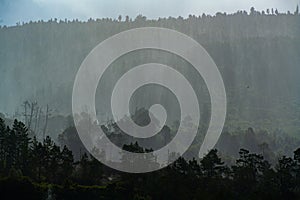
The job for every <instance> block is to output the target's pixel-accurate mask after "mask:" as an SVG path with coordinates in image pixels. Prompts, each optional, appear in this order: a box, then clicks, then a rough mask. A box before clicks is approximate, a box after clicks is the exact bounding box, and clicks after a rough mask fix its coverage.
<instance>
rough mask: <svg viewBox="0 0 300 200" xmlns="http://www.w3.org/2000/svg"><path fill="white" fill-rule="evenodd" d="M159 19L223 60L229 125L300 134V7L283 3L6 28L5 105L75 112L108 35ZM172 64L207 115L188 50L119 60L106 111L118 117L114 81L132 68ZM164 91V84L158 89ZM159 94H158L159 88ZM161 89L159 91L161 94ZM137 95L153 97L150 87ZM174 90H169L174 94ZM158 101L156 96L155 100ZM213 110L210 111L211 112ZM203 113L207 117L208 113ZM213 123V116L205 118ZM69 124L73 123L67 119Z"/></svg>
mask: <svg viewBox="0 0 300 200" xmlns="http://www.w3.org/2000/svg"><path fill="white" fill-rule="evenodd" d="M144 26H154V27H165V28H170V29H174V30H177V31H180V32H182V33H185V34H187V35H189V36H191V37H192V38H194V39H195V40H197V41H198V42H199V43H200V44H202V45H203V46H204V47H205V48H206V50H207V51H208V53H209V54H210V55H211V56H212V58H213V59H214V61H215V62H216V64H217V66H218V68H219V70H220V71H221V74H222V76H223V79H224V82H225V87H226V92H227V98H228V116H227V121H226V124H225V128H226V129H228V130H230V131H234V130H236V129H237V128H239V127H241V128H243V129H246V128H248V127H250V126H251V127H254V128H256V129H264V130H265V129H267V130H269V131H274V130H276V129H281V130H282V131H284V132H286V133H288V134H290V135H293V136H297V133H299V131H300V124H299V118H300V104H299V102H300V81H299V74H300V67H299V64H300V15H299V13H298V12H295V13H294V12H293V13H287V14H286V13H278V11H276V10H269V11H266V12H262V13H261V12H258V11H256V10H255V9H251V10H250V12H248V13H247V12H245V11H239V12H237V13H235V14H226V13H217V14H216V15H215V16H210V15H205V14H203V15H201V16H189V17H188V18H187V19H184V18H182V17H178V18H172V17H170V18H162V19H157V20H147V19H146V17H143V16H141V15H140V16H138V17H136V18H135V19H134V20H132V19H130V18H129V17H123V18H122V17H119V19H118V20H114V19H90V20H88V21H87V22H81V21H78V20H72V21H69V20H65V21H62V20H56V19H52V20H49V21H47V22H46V21H38V22H29V23H23V24H18V25H16V26H13V27H6V26H2V27H1V28H0V47H1V48H0V80H1V84H0V93H1V98H0V112H2V113H7V115H8V116H12V115H13V114H14V113H15V115H14V117H17V118H19V119H23V116H22V113H23V112H24V108H22V107H21V105H22V104H23V102H24V101H25V100H29V101H30V102H34V101H37V102H38V103H39V105H41V107H43V112H44V114H45V113H46V105H47V104H48V105H49V107H50V108H51V110H52V116H54V115H57V114H63V115H67V114H70V113H71V94H72V87H73V81H74V77H75V74H76V72H77V70H78V68H79V66H80V64H81V62H82V61H83V59H84V58H85V56H87V54H88V53H89V52H90V51H91V50H92V49H93V48H94V47H95V46H96V45H97V44H98V43H99V42H101V41H103V40H104V39H106V38H108V37H110V36H112V35H113V34H116V33H119V32H121V31H123V30H127V29H131V28H135V27H144ZM153 61H155V62H158V63H164V64H168V65H170V66H172V67H174V68H175V69H178V70H179V71H180V72H181V73H183V74H184V75H185V76H187V77H188V79H189V80H190V82H191V84H192V85H194V86H195V87H196V88H198V91H197V92H198V94H199V95H198V98H200V99H201V101H202V102H203V105H200V107H201V111H202V112H204V116H209V109H208V108H207V107H209V106H207V105H208V104H207V103H209V98H208V96H207V89H206V86H205V84H204V83H203V80H202V79H201V78H199V77H197V76H195V75H194V74H193V73H190V70H188V68H191V66H190V65H189V63H187V62H186V61H185V60H183V59H182V58H179V57H177V56H175V55H173V54H170V53H167V52H159V51H154V50H153V51H152V50H142V51H137V52H132V53H130V54H129V55H126V56H122V57H121V58H119V59H118V60H116V61H115V62H114V63H113V64H112V65H111V67H110V69H109V70H108V71H107V72H106V76H105V77H104V78H103V80H101V81H102V82H101V81H100V84H99V87H98V94H97V99H98V102H100V103H98V104H97V111H98V115H99V118H100V119H102V120H107V119H108V118H111V113H110V110H108V108H109V105H110V101H109V99H108V98H109V97H110V95H109V94H110V93H111V89H112V87H113V86H114V84H115V82H116V80H118V77H120V76H121V75H122V74H123V73H124V71H126V70H127V69H129V68H131V67H132V66H136V65H138V64H142V63H146V62H153ZM155 92H156V93H157V94H161V90H160V89H157V90H155V89H154V91H153V88H152V93H151V95H153V94H155ZM154 96H155V95H154ZM156 96H159V95H156ZM137 97H139V98H136V99H137V100H136V103H135V104H134V105H140V102H142V103H145V104H147V99H149V97H148V96H147V95H145V93H141V94H137ZM171 98H173V97H172V96H168V95H166V96H164V97H161V101H162V102H172V101H171V100H170V99H171ZM150 103H151V102H150ZM175 107H176V103H175V104H174V105H169V107H168V108H167V109H168V110H171V111H170V112H171V114H172V115H171V116H175V117H174V119H172V118H171V121H172V122H173V121H175V120H176V113H177V110H176V108H175ZM206 118H207V117H206ZM202 119H205V117H204V118H202ZM203 123H205V122H203ZM64 128H66V127H64Z"/></svg>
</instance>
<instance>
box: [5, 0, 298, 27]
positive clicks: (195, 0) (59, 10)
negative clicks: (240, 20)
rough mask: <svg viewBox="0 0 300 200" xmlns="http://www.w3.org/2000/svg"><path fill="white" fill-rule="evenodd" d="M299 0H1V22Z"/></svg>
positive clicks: (160, 13) (283, 5)
mask: <svg viewBox="0 0 300 200" xmlns="http://www.w3.org/2000/svg"><path fill="white" fill-rule="evenodd" d="M297 4H300V0H185V1H183V0H85V1H83V0H0V25H4V24H6V25H14V24H15V23H16V22H22V21H25V22H27V21H30V20H32V21H36V20H39V19H44V20H48V19H50V18H58V19H65V18H68V19H74V18H78V19H80V20H86V19H88V18H90V17H92V18H103V17H110V18H117V17H118V15H120V14H121V15H122V16H125V15H129V16H130V17H132V18H134V17H136V16H137V15H138V14H143V15H145V16H146V17H148V18H158V17H168V16H174V17H177V16H183V17H186V16H188V15H189V14H195V15H201V14H202V13H208V14H215V13H216V12H219V11H221V12H227V13H232V12H235V11H237V10H247V11H249V9H250V8H251V7H252V6H253V7H255V8H256V9H257V10H266V9H267V8H277V9H278V10H279V11H280V12H286V11H287V10H290V11H294V10H295V8H296V5H297Z"/></svg>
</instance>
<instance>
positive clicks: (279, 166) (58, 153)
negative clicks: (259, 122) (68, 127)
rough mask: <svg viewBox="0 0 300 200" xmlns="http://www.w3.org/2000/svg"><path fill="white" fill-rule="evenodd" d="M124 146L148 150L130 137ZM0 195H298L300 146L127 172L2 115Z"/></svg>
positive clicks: (216, 155) (212, 155)
mask: <svg viewBox="0 0 300 200" xmlns="http://www.w3.org/2000/svg"><path fill="white" fill-rule="evenodd" d="M123 148H124V149H125V150H127V151H132V152H145V151H149V150H146V149H144V148H142V147H140V146H139V145H138V143H131V144H129V145H124V146H123ZM0 155H1V157H0V164H1V167H0V175H1V178H0V191H1V192H0V196H1V199H14V198H16V197H20V195H21V196H22V197H23V198H25V199H83V198H86V199H299V197H300V191H299V188H300V149H297V150H296V151H294V156H293V157H292V158H291V157H287V156H282V157H280V159H278V161H277V163H276V164H275V165H274V166H271V164H270V163H269V162H268V161H266V160H265V159H264V157H263V156H262V155H261V154H256V153H251V152H249V151H248V150H246V149H240V151H239V158H238V159H237V160H236V163H235V164H234V165H232V166H227V165H225V164H224V162H223V161H222V160H221V158H220V156H219V153H218V151H217V150H216V149H213V150H211V151H210V152H209V153H208V154H207V155H206V156H205V157H204V158H203V159H201V160H196V159H192V160H185V159H184V158H182V157H180V158H179V159H178V160H176V161H175V162H174V163H172V164H171V165H169V166H168V167H166V168H164V169H162V170H159V171H156V172H152V173H146V174H127V173H121V172H117V171H114V170H112V169H109V168H107V167H105V166H103V165H102V164H101V163H100V162H98V161H97V160H96V159H94V158H93V157H92V156H89V155H87V154H86V153H83V154H82V155H81V157H80V159H79V160H78V161H74V159H73V154H72V152H71V151H70V150H68V148H67V147H66V146H64V147H63V148H60V147H59V146H57V145H56V144H55V143H54V142H53V141H52V140H51V138H50V137H49V136H47V137H46V138H45V139H44V141H42V142H39V141H37V140H36V139H35V138H30V137H29V136H28V129H27V128H26V127H25V125H24V124H23V123H22V122H19V121H17V120H15V121H14V123H13V126H12V127H11V128H10V127H8V126H6V125H5V123H4V120H2V119H0Z"/></svg>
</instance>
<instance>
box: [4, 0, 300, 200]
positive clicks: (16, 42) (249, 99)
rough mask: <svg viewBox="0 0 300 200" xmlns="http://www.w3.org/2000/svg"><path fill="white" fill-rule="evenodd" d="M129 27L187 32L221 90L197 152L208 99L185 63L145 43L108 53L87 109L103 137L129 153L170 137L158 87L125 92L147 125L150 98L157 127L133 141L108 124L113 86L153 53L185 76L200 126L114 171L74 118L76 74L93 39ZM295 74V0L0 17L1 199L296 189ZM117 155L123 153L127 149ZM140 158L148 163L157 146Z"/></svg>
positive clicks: (171, 126) (163, 92)
mask: <svg viewBox="0 0 300 200" xmlns="http://www.w3.org/2000/svg"><path fill="white" fill-rule="evenodd" d="M137 27H164V28H169V29H173V30H177V31H179V32H181V33H184V34H186V35H188V36H190V37H192V38H193V39H195V40H196V41H197V42H199V43H200V44H201V45H202V46H203V47H204V48H205V49H206V51H207V52H208V53H209V55H210V56H211V57H212V58H213V60H214V61H215V63H216V65H217V67H218V69H219V70H220V73H221V75H222V77H223V81H224V85H225V89H226V94H227V116H226V121H225V125H224V128H223V132H222V135H221V137H220V138H219V140H218V143H217V144H216V145H215V147H214V149H212V150H210V151H209V152H207V154H206V155H205V156H204V157H203V158H202V159H199V158H198V152H199V148H200V146H201V144H202V141H203V138H204V136H205V133H206V131H207V129H208V122H209V119H210V111H211V110H210V97H209V93H208V89H207V87H206V85H205V83H204V81H203V79H202V77H201V76H200V75H199V74H197V73H194V71H193V67H192V66H191V64H190V63H188V62H187V61H186V60H184V59H182V58H181V57H179V56H177V55H174V54H172V53H169V52H164V51H160V50H152V49H143V50H139V51H132V52H130V53H128V54H126V55H123V56H121V57H120V58H118V59H117V60H115V61H114V62H113V63H112V64H111V65H110V66H109V68H108V69H107V70H106V71H105V73H104V75H105V76H103V77H102V78H101V80H100V82H99V85H98V88H97V93H96V97H95V100H96V112H97V117H98V119H99V121H100V127H101V128H102V130H103V131H104V132H105V134H106V135H107V136H108V138H109V139H110V140H111V141H112V142H113V143H114V144H116V145H117V146H119V147H120V148H122V149H124V150H126V151H130V152H135V153H144V152H152V151H153V150H156V149H159V148H161V147H162V146H164V145H166V144H167V143H168V142H170V141H171V140H172V138H174V136H175V135H176V133H177V130H178V123H179V120H180V108H179V104H178V101H177V100H176V97H174V95H173V94H172V93H170V92H169V91H168V90H167V89H166V88H164V87H159V86H157V85H147V86H144V87H141V88H139V89H138V90H136V91H135V92H134V95H133V96H132V98H131V100H130V108H129V110H130V113H131V118H132V119H133V121H134V122H136V124H138V125H141V126H143V125H147V124H148V123H149V120H150V118H149V111H148V109H149V108H150V107H151V105H153V104H154V103H157V102H159V103H160V104H161V105H163V107H164V108H165V109H166V111H167V120H166V124H165V125H164V126H163V128H162V129H161V131H160V132H159V133H158V134H157V135H155V137H151V138H150V139H140V138H135V137H132V136H128V135H127V134H126V133H124V132H123V131H122V130H121V129H120V128H119V127H118V126H117V123H116V121H114V119H113V116H112V113H111V109H110V97H111V93H112V90H113V87H114V85H115V83H116V82H117V80H118V79H119V78H120V77H121V76H122V75H123V74H124V73H125V72H126V71H128V70H129V69H131V68H132V67H133V66H137V65H141V64H144V63H151V62H156V63H162V64H165V65H169V66H172V67H173V68H175V69H176V70H178V71H179V72H180V73H181V74H183V75H184V76H185V77H186V78H187V79H188V80H189V81H190V83H191V85H192V87H193V89H194V90H195V92H196V94H197V98H198V99H199V102H200V104H199V107H200V112H201V119H200V122H199V128H198V134H197V136H196V138H195V140H194V141H193V143H192V145H191V146H190V148H189V149H188V150H187V151H186V152H185V153H184V154H183V155H182V156H180V157H179V158H178V159H176V160H175V161H174V162H173V160H172V157H173V156H174V155H172V152H170V155H169V157H170V163H171V162H172V163H171V164H170V165H168V166H167V167H165V168H163V169H160V170H158V171H155V172H150V173H144V174H130V173H125V172H119V171H117V170H114V169H111V168H109V167H107V166H105V165H104V164H102V163H101V162H99V161H98V160H97V159H96V158H94V157H93V156H92V155H91V154H90V153H89V151H88V150H87V149H86V148H85V147H84V145H83V144H82V142H81V140H80V138H79V136H78V133H77V130H76V127H75V125H74V121H73V117H72V89H73V83H74V79H75V76H76V73H77V71H78V69H79V67H80V65H81V63H82V62H83V60H84V59H85V57H86V56H87V55H88V54H89V52H90V51H91V50H92V49H93V48H94V47H95V46H96V45H97V44H99V43H100V42H101V41H103V40H105V39H107V38H108V37H110V36H112V35H114V34H117V33H120V32H122V31H124V30H129V29H132V28H137ZM299 74H300V12H299V7H298V6H297V8H295V11H290V12H287V13H280V12H278V10H277V9H267V10H266V11H257V10H256V9H255V8H251V9H250V10H249V11H238V12H236V13H233V14H226V13H216V14H215V15H214V16H211V15H206V14H201V15H199V16H195V15H190V16H189V17H188V18H183V17H178V18H174V17H169V18H159V19H155V20H152V19H151V20H150V19H147V18H146V17H145V16H143V15H139V16H137V17H136V18H135V19H131V18H129V17H128V16H121V15H120V16H119V17H118V18H117V19H111V18H106V19H92V18H91V19H89V20H88V21H79V20H77V19H74V20H68V19H66V20H58V19H50V20H49V21H42V20H40V21H30V22H26V23H24V22H20V23H17V24H16V25H15V26H9V27H7V26H0V80H1V84H0V93H1V95H0V198H1V199H17V198H20V196H21V197H22V198H24V199H45V200H46V199H47V200H51V199H59V200H60V199H72V200H73V199H84V198H85V199H134V200H142V199H143V200H151V199H152V200H154V199H249V200H250V199H256V200H258V199H300V79H299ZM167 76H168V74H163V75H162V77H167ZM119 120H123V119H119ZM185 123H186V124H189V119H185ZM186 131H187V132H188V128H187V130H186ZM94 151H95V152H94V154H99V156H103V157H105V156H107V155H105V154H106V152H102V151H101V152H99V151H98V150H97V149H94ZM122 160H123V161H124V162H126V161H128V160H129V159H128V158H126V156H125V155H124V156H123V157H122ZM142 162H144V163H146V164H149V165H150V164H151V165H155V164H157V163H156V160H155V156H153V159H151V160H147V161H146V160H145V161H142ZM148 162H149V163H148Z"/></svg>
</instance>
